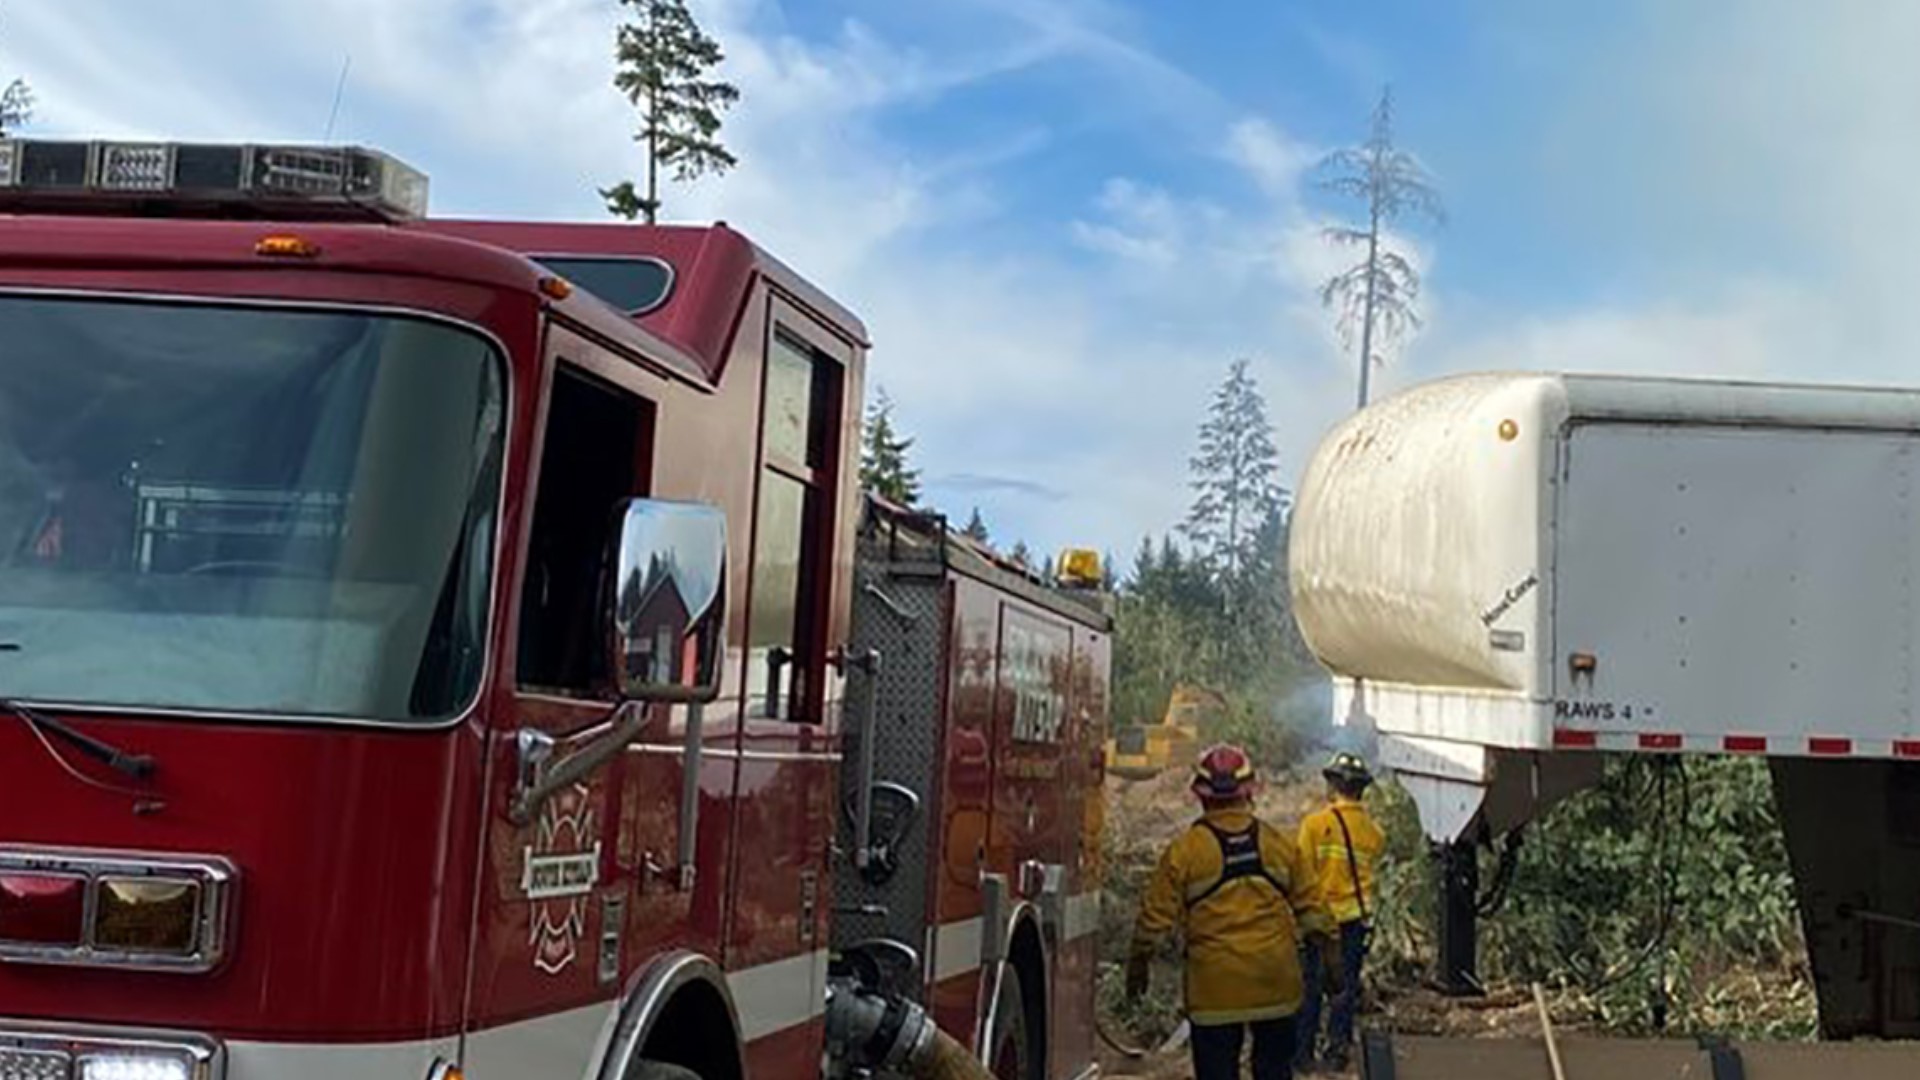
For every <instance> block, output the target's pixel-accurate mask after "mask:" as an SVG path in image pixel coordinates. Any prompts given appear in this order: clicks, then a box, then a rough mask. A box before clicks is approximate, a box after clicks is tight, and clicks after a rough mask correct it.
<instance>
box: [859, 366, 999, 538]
mask: <svg viewBox="0 0 1920 1080" xmlns="http://www.w3.org/2000/svg"><path fill="white" fill-rule="evenodd" d="M911 449H913V440H912V439H910V438H906V437H904V436H902V435H901V434H900V433H899V432H898V431H896V430H895V429H894V426H893V399H892V398H890V397H888V396H887V392H886V390H885V389H884V388H880V387H876V388H875V389H874V395H873V401H872V402H871V403H870V404H868V406H867V422H866V430H865V432H864V433H863V434H862V436H861V440H860V486H861V487H864V488H866V489H867V490H868V491H871V492H873V493H874V494H875V495H878V496H880V497H881V498H883V499H887V500H890V501H892V502H896V503H899V504H900V505H901V506H916V505H918V504H919V502H920V470H918V469H916V468H914V467H913V466H911V465H909V464H908V463H907V451H909V450H911ZM982 528H983V529H984V526H982Z"/></svg>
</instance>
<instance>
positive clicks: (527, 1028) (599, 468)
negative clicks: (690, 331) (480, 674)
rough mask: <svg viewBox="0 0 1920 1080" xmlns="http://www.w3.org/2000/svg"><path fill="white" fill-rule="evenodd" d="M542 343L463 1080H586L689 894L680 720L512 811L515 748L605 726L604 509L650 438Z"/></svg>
mask: <svg viewBox="0 0 1920 1080" xmlns="http://www.w3.org/2000/svg"><path fill="white" fill-rule="evenodd" d="M550 336H551V337H552V346H551V348H552V354H553V357H554V365H553V366H554V369H555V370H554V373H553V376H552V386H551V390H550V392H549V398H548V407H547V409H546V411H545V424H544V435H543V437H542V439H541V446H540V451H539V454H538V458H537V461H536V464H535V469H536V476H535V479H534V480H533V482H532V484H533V491H532V496H533V522H532V528H531V532H530V535H529V537H528V542H527V550H526V559H525V565H524V568H523V572H522V583H521V588H520V595H519V606H518V625H517V627H516V632H515V635H514V640H515V642H516V645H517V648H516V649H515V650H514V651H513V663H514V684H513V687H512V689H511V691H510V692H509V693H508V694H506V695H505V698H504V701H505V706H504V708H502V709H500V710H498V719H497V722H496V729H495V731H494V733H493V744H494V746H493V751H492V752H493V755H494V761H493V767H492V770H491V775H492V780H491V785H492V790H491V791H490V793H489V799H490V805H491V806H492V807H493V812H492V813H491V814H490V815H489V818H488V822H487V839H486V844H485V850H484V851H483V852H482V854H481V858H482V862H483V869H482V877H481V887H480V900H479V904H480V909H479V911H478V920H477V923H476V926H475V935H476V941H475V954H474V966H473V975H472V978H473V985H472V989H471V994H470V1004H469V1013H468V1019H467V1031H468V1034H467V1039H466V1044H465V1048H464V1054H463V1065H464V1068H465V1075H467V1076H468V1077H470V1078H474V1080H494V1078H499V1080H508V1078H512V1080H521V1078H528V1077H546V1076H555V1077H560V1076H565V1077H578V1076H581V1075H583V1074H585V1073H586V1072H587V1069H588V1064H589V1059H590V1058H591V1056H592V1054H593V1052H594V1049H595V1045H596V1041H597V1040H598V1038H599V1037H600V1034H601V1029H602V1026H603V1024H604V1023H605V1022H606V1020H607V1018H608V1016H609V1015H610V1014H611V1011H612V1009H611V1007H612V1005H613V1003H614V1002H615V1000H616V998H617V997H618V995H619V994H620V992H621V990H622V988H623V984H624V981H625V976H626V974H627V973H628V972H629V971H631V970H632V968H633V966H634V964H635V962H636V961H637V960H638V958H640V957H642V956H644V955H646V954H648V953H651V952H655V951H657V950H658V948H659V947H660V946H661V945H662V944H664V943H666V942H668V941H673V942H676V943H677V942H678V941H681V940H685V939H686V936H687V934H688V925H689V919H688V912H689V910H690V894H689V893H687V892H685V891H682V890H681V889H680V888H679V887H678V879H677V877H676V876H675V875H674V873H673V871H674V870H675V869H676V868H675V867H673V866H672V864H673V862H674V861H675V858H674V855H675V851H676V847H677V843H676V841H677V832H678V804H679V792H680V779H679V777H680V760H679V757H678V751H679V746H678V740H677V739H676V738H675V737H674V736H673V735H672V730H673V728H674V727H676V726H678V723H679V722H680V721H681V719H682V717H681V712H682V711H681V710H671V712H670V710H668V709H667V708H665V707H663V706H652V707H649V710H648V713H647V718H646V722H645V725H644V727H643V730H642V733H641V735H640V737H639V738H638V739H637V740H636V741H635V742H634V743H632V744H631V745H629V746H628V748H627V750H626V751H625V752H624V753H622V754H619V755H617V756H616V757H614V758H613V760H612V761H611V762H609V763H608V764H607V765H605V766H603V767H601V768H600V769H598V770H595V771H593V772H591V773H589V774H587V775H586V776H584V777H582V778H581V780H580V781H579V782H578V783H576V784H574V785H572V786H571V787H568V788H563V789H561V790H560V791H559V792H557V793H555V794H554V796H553V797H552V798H550V799H548V800H546V801H545V802H544V803H543V804H542V805H541V806H540V807H539V808H538V809H537V810H536V811H535V812H534V813H533V815H532V819H531V820H530V821H527V822H526V823H525V824H517V823H515V822H514V821H513V820H512V819H511V818H510V817H509V816H508V813H507V808H508V807H509V806H510V805H511V802H512V796H513V793H514V789H515V785H516V783H517V779H518V772H519V768H520V763H521V761H522V759H523V753H524V751H523V749H522V744H523V743H526V742H529V741H531V742H535V743H543V742H544V741H545V740H548V739H550V740H552V746H551V751H550V753H551V760H559V759H560V758H562V757H564V756H565V755H566V754H567V753H569V752H570V751H572V750H573V749H576V748H577V747H579V746H581V745H584V744H585V743H587V742H588V741H589V740H591V739H593V738H594V737H595V736H597V735H602V734H604V733H605V732H606V731H607V729H608V727H609V726H610V725H611V723H612V722H613V718H614V715H615V710H616V708H617V705H618V703H617V701H616V700H615V696H614V694H613V692H612V690H611V689H610V687H611V679H610V673H609V672H608V671H606V670H605V668H606V667H607V661H606V657H605V656H604V655H603V653H602V647H601V645H600V642H602V641H604V640H605V634H604V633H603V632H602V628H601V626H600V621H601V619H603V618H604V614H603V612H602V611H601V605H600V602H599V594H600V589H601V582H600V580H599V575H600V572H601V565H602V559H601V557H600V553H601V552H602V551H603V550H604V548H605V545H606V544H607V543H608V541H609V539H610V538H609V535H608V530H609V527H610V526H609V522H610V521H612V520H613V519H614V516H615V515H614V510H615V509H616V508H617V507H618V506H619V505H620V504H621V503H622V502H623V501H624V500H626V499H628V498H631V497H634V496H636V495H641V494H644V493H645V486H646V480H645V473H644V464H645V461H646V458H647V451H648V447H649V442H650V440H651V437H652V428H653V425H652V411H651V406H650V404H649V403H648V402H647V401H646V400H644V399H643V398H640V397H638V396H637V395H634V394H631V393H628V392H626V391H624V390H622V389H620V388H619V387H616V386H614V385H613V384H611V383H608V382H605V381H602V380H600V379H597V378H594V377H592V376H590V375H588V374H586V373H585V371H583V370H582V369H581V368H577V367H574V366H573V362H577V361H580V360H582V359H583V358H585V359H590V358H591V356H590V353H591V351H592V349H593V347H592V346H590V345H588V344H587V343H585V342H582V341H580V340H578V339H575V338H572V337H571V336H569V335H565V334H563V333H561V332H560V331H558V330H557V329H556V330H554V331H552V332H551V335H550ZM583 354H585V355H583ZM620 447H626V448H629V450H628V452H627V453H620V452H618V451H617V448H620ZM610 450H612V451H613V452H610Z"/></svg>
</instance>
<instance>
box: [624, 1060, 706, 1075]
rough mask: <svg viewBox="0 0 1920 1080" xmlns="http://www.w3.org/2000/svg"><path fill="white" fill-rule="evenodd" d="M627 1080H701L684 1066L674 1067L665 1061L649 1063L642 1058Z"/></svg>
mask: <svg viewBox="0 0 1920 1080" xmlns="http://www.w3.org/2000/svg"><path fill="white" fill-rule="evenodd" d="M627 1080H700V1074H699V1073H697V1072H694V1071H693V1070H692V1069H689V1068H687V1067H686V1066H684V1065H673V1064H670V1063H668V1062H665V1061H649V1060H647V1059H645V1058H642V1059H641V1060H639V1061H636V1062H634V1065H633V1069H632V1071H630V1072H628V1073H627Z"/></svg>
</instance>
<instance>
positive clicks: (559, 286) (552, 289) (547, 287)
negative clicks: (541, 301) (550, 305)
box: [540, 277, 573, 300]
mask: <svg viewBox="0 0 1920 1080" xmlns="http://www.w3.org/2000/svg"><path fill="white" fill-rule="evenodd" d="M540 295H542V296H544V297H546V298H547V299H549V300H565V299H566V298H567V297H569V296H572V295H573V284H572V283H571V282H569V281H568V280H567V279H566V278H562V277H543V278H541V279H540Z"/></svg>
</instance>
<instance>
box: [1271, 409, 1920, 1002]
mask: <svg viewBox="0 0 1920 1080" xmlns="http://www.w3.org/2000/svg"><path fill="white" fill-rule="evenodd" d="M1917 473H1920V392H1917V391H1912V390H1893V389H1861V388H1839V387H1821V386H1780V385H1761V384H1753V383H1731V382H1695V381H1682V380H1670V379H1636V378H1615V377H1598V376H1580V375H1556V374H1536V373H1527V374H1488V375H1473V376H1464V377H1458V378H1451V379H1446V380H1442V381H1438V382H1434V383H1430V384H1426V385H1423V386H1419V387H1416V388H1414V389H1412V390H1409V391H1407V392H1405V393H1402V394H1399V395H1397V396H1395V397H1393V398H1390V399H1388V400H1385V401H1382V402H1380V403H1379V404H1377V405H1374V406H1372V407H1370V408H1368V409H1365V410H1363V411H1361V412H1360V413H1357V414H1355V415H1354V416H1352V417H1351V418H1349V419H1348V420H1346V421H1345V422H1344V423H1342V424H1340V425H1339V426H1338V427H1336V428H1335V429H1334V430H1333V431H1332V432H1331V433H1330V434H1329V435H1328V436H1327V437H1326V438H1325V440H1324V441H1323V442H1322V444H1321V446H1320V448H1319V450H1318V451H1317V453H1316V454H1315V456H1314V458H1313V460H1312V463H1311V465H1310V466H1309V468H1308V470H1307V472H1306V475H1305V477H1304V479H1303V481H1302V483H1301V486H1300V492H1299V498H1298V502H1297V504H1296V506H1295V510H1294V516H1293V527H1292V542H1291V550H1290V558H1289V561H1290V570H1291V575H1292V586H1293V602H1294V610H1295V613H1296V615H1297V617H1298V619H1299V622H1300V626H1301V630H1302V632H1303V634H1304V635H1305V637H1306V640H1307V642H1308V644H1309V646H1310V647H1311V648H1312V650H1313V651H1314V652H1315V653H1316V654H1317V655H1318V656H1319V657H1320V659H1321V660H1322V662H1323V663H1325V664H1326V665H1327V667H1328V668H1330V669H1331V670H1332V671H1333V673H1334V674H1335V676H1336V689H1335V714H1336V719H1337V720H1342V721H1343V722H1346V723H1348V724H1351V725H1354V726H1358V727H1361V728H1364V729H1369V730H1372V731H1374V732H1377V734H1378V737H1379V743H1378V745H1379V753H1380V756H1381V758H1382V760H1383V763H1384V764H1386V765H1387V766H1389V767H1391V768H1393V769H1394V770H1395V771H1396V772H1397V773H1398V774H1399V776H1400V777H1401V779H1402V781H1403V782H1404V783H1405V784H1406V785H1407V787H1408V789H1409V790H1410V792H1411V793H1412V794H1413V796H1414V798H1415V800H1416V802H1417V803H1418V804H1419V806H1420V811H1421V818H1422V821H1423V823H1424V826H1425V828H1426V829H1427V831H1428V832H1429V834H1430V835H1431V836H1432V837H1433V838H1434V839H1436V840H1440V841H1456V840H1462V841H1472V840H1475V839H1480V840H1484V839H1486V838H1487V837H1488V836H1490V835H1492V834H1497V833H1500V832H1504V831H1506V830H1508V829H1511V828H1513V827H1514V826H1516V825H1519V824H1521V823H1523V822H1525V821H1527V820H1528V819H1530V818H1532V817H1533V816H1535V815H1537V814H1538V813H1539V812H1540V811H1541V810H1542V809H1543V808H1544V807H1545V806H1546V805H1547V804H1549V803H1551V802H1552V801H1554V800H1555V799H1557V798H1560V797H1562V796H1564V795H1566V794H1568V793H1569V792H1572V791H1575V790H1578V789H1579V788H1580V787H1581V786H1583V785H1585V784H1588V783H1591V782H1592V781H1593V780H1594V779H1595V778H1597V776H1598V770H1599V764H1600V755H1599V754H1598V753H1596V751H1615V752H1630V753H1658V754H1673V753H1688V752H1699V753H1731V754H1756V755H1766V756H1769V757H1770V758H1773V759H1774V762H1775V763H1774V766H1773V771H1774V778H1775V790H1776V795H1777V798H1778V801H1779V804H1780V808H1781V813H1782V818H1783V820H1784V821H1785V823H1786V827H1787V833H1788V843H1789V848H1790V850H1791V851H1792V854H1793V858H1794V866H1795V875H1796V880H1797V884H1798V887H1799V889H1800V899H1801V906H1802V914H1803V921H1805V923H1806V925H1807V929H1808V937H1809V940H1810V942H1811V943H1812V944H1813V946H1814V953H1815V956H1814V960H1815V964H1814V966H1815V975H1816V981H1817V982H1818V983H1819V985H1820V992H1821V998H1822V1016H1823V1021H1826V1022H1827V1027H1828V1030H1829V1032H1831V1033H1835V1034H1847V1033H1854V1032H1861V1031H1872V1032H1874V1033H1877V1034H1894V1033H1902V1034H1920V932H1917V931H1916V930H1915V929H1913V928H1903V927H1902V926H1901V925H1900V922H1899V921H1900V920H1910V921H1912V922H1913V923H1914V926H1915V927H1920V764H1909V763H1908V759H1920V719H1916V717H1915V700H1916V691H1920V686H1917V685H1916V660H1915V652H1916V647H1920V587H1917V583H1916V574H1917V572H1920V504H1917V503H1916V490H1915V480H1916V474H1917ZM1469 865H1470V864H1469ZM1469 884H1470V883H1469ZM1876 915H1877V916H1884V918H1879V919H1875V918H1874V916H1876ZM1468 947H1469V948H1470V938H1469V946H1468ZM1887 949H1891V950H1892V954H1889V955H1888V956H1887V957H1885V958H1884V959H1885V962H1884V963H1883V962H1881V961H1882V959H1883V958H1882V957H1879V956H1875V957H1874V959H1873V962H1872V963H1870V964H1866V965H1864V967H1863V965H1862V962H1861V959H1860V958H1861V957H1862V956H1864V955H1867V954H1872V953H1876V952H1884V951H1885V950H1887ZM1894 954H1897V955H1894ZM1849 964H1851V965H1852V969H1851V970H1848V969H1847V965H1849ZM1862 972H1864V973H1862ZM1856 975H1857V976H1858V977H1856Z"/></svg>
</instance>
